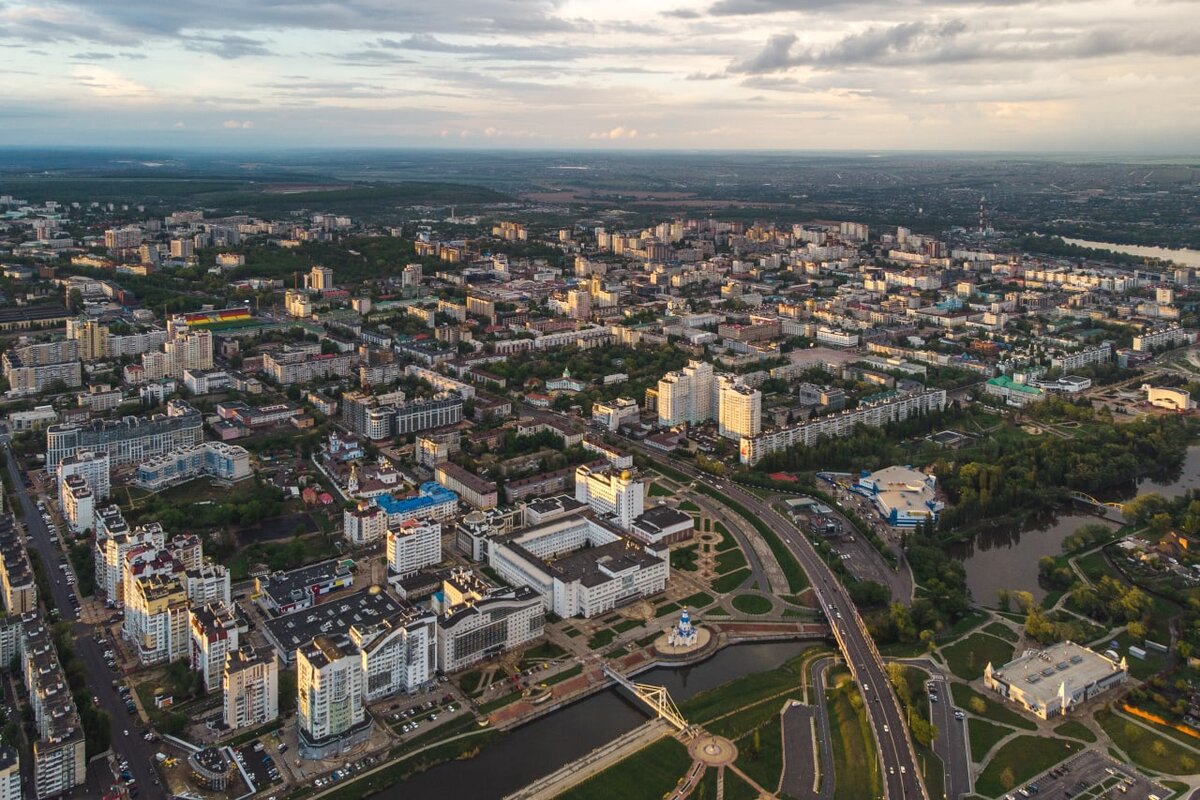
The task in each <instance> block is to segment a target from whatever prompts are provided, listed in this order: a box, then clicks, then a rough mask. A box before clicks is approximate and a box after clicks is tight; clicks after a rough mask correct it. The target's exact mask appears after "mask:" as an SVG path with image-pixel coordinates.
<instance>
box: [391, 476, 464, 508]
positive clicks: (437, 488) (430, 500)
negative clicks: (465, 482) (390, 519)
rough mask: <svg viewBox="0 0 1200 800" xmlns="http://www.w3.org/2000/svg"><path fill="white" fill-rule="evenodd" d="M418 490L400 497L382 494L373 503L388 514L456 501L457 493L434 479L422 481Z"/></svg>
mask: <svg viewBox="0 0 1200 800" xmlns="http://www.w3.org/2000/svg"><path fill="white" fill-rule="evenodd" d="M419 491H420V494H419V495H417V496H416V497H405V498H401V499H397V498H395V497H392V496H391V495H390V494H383V495H380V496H379V497H376V498H375V504H376V505H378V506H379V507H380V508H382V509H383V510H384V511H386V512H387V513H388V514H407V513H413V512H416V511H421V510H422V509H425V508H432V507H434V506H440V505H442V504H443V503H447V502H450V503H457V502H458V494H457V493H455V492H452V491H450V490H449V489H447V488H446V487H444V486H442V485H441V484H440V483H437V482H435V481H426V482H425V483H422V484H421V488H420V489H419Z"/></svg>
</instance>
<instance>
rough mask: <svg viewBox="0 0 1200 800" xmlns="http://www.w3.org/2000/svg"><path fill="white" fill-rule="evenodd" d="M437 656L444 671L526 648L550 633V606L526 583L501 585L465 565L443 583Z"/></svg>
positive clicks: (463, 667) (438, 665)
mask: <svg viewBox="0 0 1200 800" xmlns="http://www.w3.org/2000/svg"><path fill="white" fill-rule="evenodd" d="M442 598H443V600H442V606H441V609H440V614H439V616H438V622H437V624H438V636H437V648H438V656H437V658H438V661H437V667H438V669H439V670H440V671H441V672H443V673H450V672H457V671H459V670H462V669H466V668H467V667H469V666H471V665H472V664H476V663H478V662H480V661H483V660H484V659H486V658H491V657H493V656H497V655H499V654H501V653H507V652H510V651H512V650H515V649H517V648H519V647H522V646H524V645H526V644H528V643H529V642H531V641H533V640H534V639H538V638H540V637H541V636H542V635H543V633H545V625H546V610H545V607H544V606H543V605H542V599H541V597H539V596H538V594H537V592H535V591H534V590H533V589H530V588H529V587H527V586H521V587H520V588H517V589H511V588H507V587H506V588H496V587H492V586H489V585H488V584H486V583H485V582H484V581H482V580H480V579H479V578H478V577H476V576H475V575H473V574H472V573H470V572H467V571H466V570H455V571H453V572H452V573H451V574H450V577H448V578H447V579H446V580H445V581H443V582H442Z"/></svg>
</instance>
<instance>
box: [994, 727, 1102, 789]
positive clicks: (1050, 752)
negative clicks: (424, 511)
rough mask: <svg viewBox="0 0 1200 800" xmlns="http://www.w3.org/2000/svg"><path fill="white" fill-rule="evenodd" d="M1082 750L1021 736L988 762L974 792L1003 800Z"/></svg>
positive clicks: (1074, 745) (1043, 738)
mask: <svg viewBox="0 0 1200 800" xmlns="http://www.w3.org/2000/svg"><path fill="white" fill-rule="evenodd" d="M1082 749H1083V745H1081V744H1080V743H1079V742H1076V741H1067V740H1065V739H1053V738H1050V737H1048V736H1027V735H1023V736H1018V737H1017V738H1016V739H1011V740H1009V742H1008V743H1007V744H1005V745H1004V746H1002V747H1001V748H1000V750H999V751H998V752H997V753H996V755H995V756H993V757H992V759H991V760H990V761H989V762H988V765H987V766H986V767H985V768H984V770H983V772H982V773H980V775H979V780H977V781H976V782H975V790H976V791H977V792H979V794H982V795H984V796H987V797H1000V796H1002V795H1003V794H1004V793H1005V792H1007V791H1011V790H1012V789H1014V788H1016V787H1018V786H1020V785H1021V784H1023V783H1025V782H1026V781H1027V780H1029V779H1030V778H1032V777H1033V776H1035V775H1038V774H1040V773H1042V772H1045V771H1046V770H1048V769H1050V768H1051V767H1053V766H1054V765H1055V764H1057V763H1058V762H1060V761H1062V760H1063V759H1066V758H1068V757H1070V756H1071V755H1073V754H1074V753H1078V752H1079V751H1080V750H1082Z"/></svg>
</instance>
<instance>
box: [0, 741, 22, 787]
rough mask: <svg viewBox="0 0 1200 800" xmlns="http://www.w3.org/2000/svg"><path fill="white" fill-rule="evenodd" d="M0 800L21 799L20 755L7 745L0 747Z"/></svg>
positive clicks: (15, 749)
mask: <svg viewBox="0 0 1200 800" xmlns="http://www.w3.org/2000/svg"><path fill="white" fill-rule="evenodd" d="M0 800H21V756H20V754H19V753H18V752H17V748H15V747H11V746H8V745H5V746H4V747H0Z"/></svg>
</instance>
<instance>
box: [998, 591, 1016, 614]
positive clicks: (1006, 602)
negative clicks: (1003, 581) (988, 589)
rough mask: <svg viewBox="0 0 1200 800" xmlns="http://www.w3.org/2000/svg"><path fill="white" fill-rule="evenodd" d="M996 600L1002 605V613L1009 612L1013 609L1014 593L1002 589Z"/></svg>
mask: <svg viewBox="0 0 1200 800" xmlns="http://www.w3.org/2000/svg"><path fill="white" fill-rule="evenodd" d="M996 599H997V600H998V601H999V603H1000V610H1001V611H1008V610H1010V609H1011V608H1012V593H1011V592H1009V591H1008V589H1001V590H1000V591H998V592H996Z"/></svg>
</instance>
